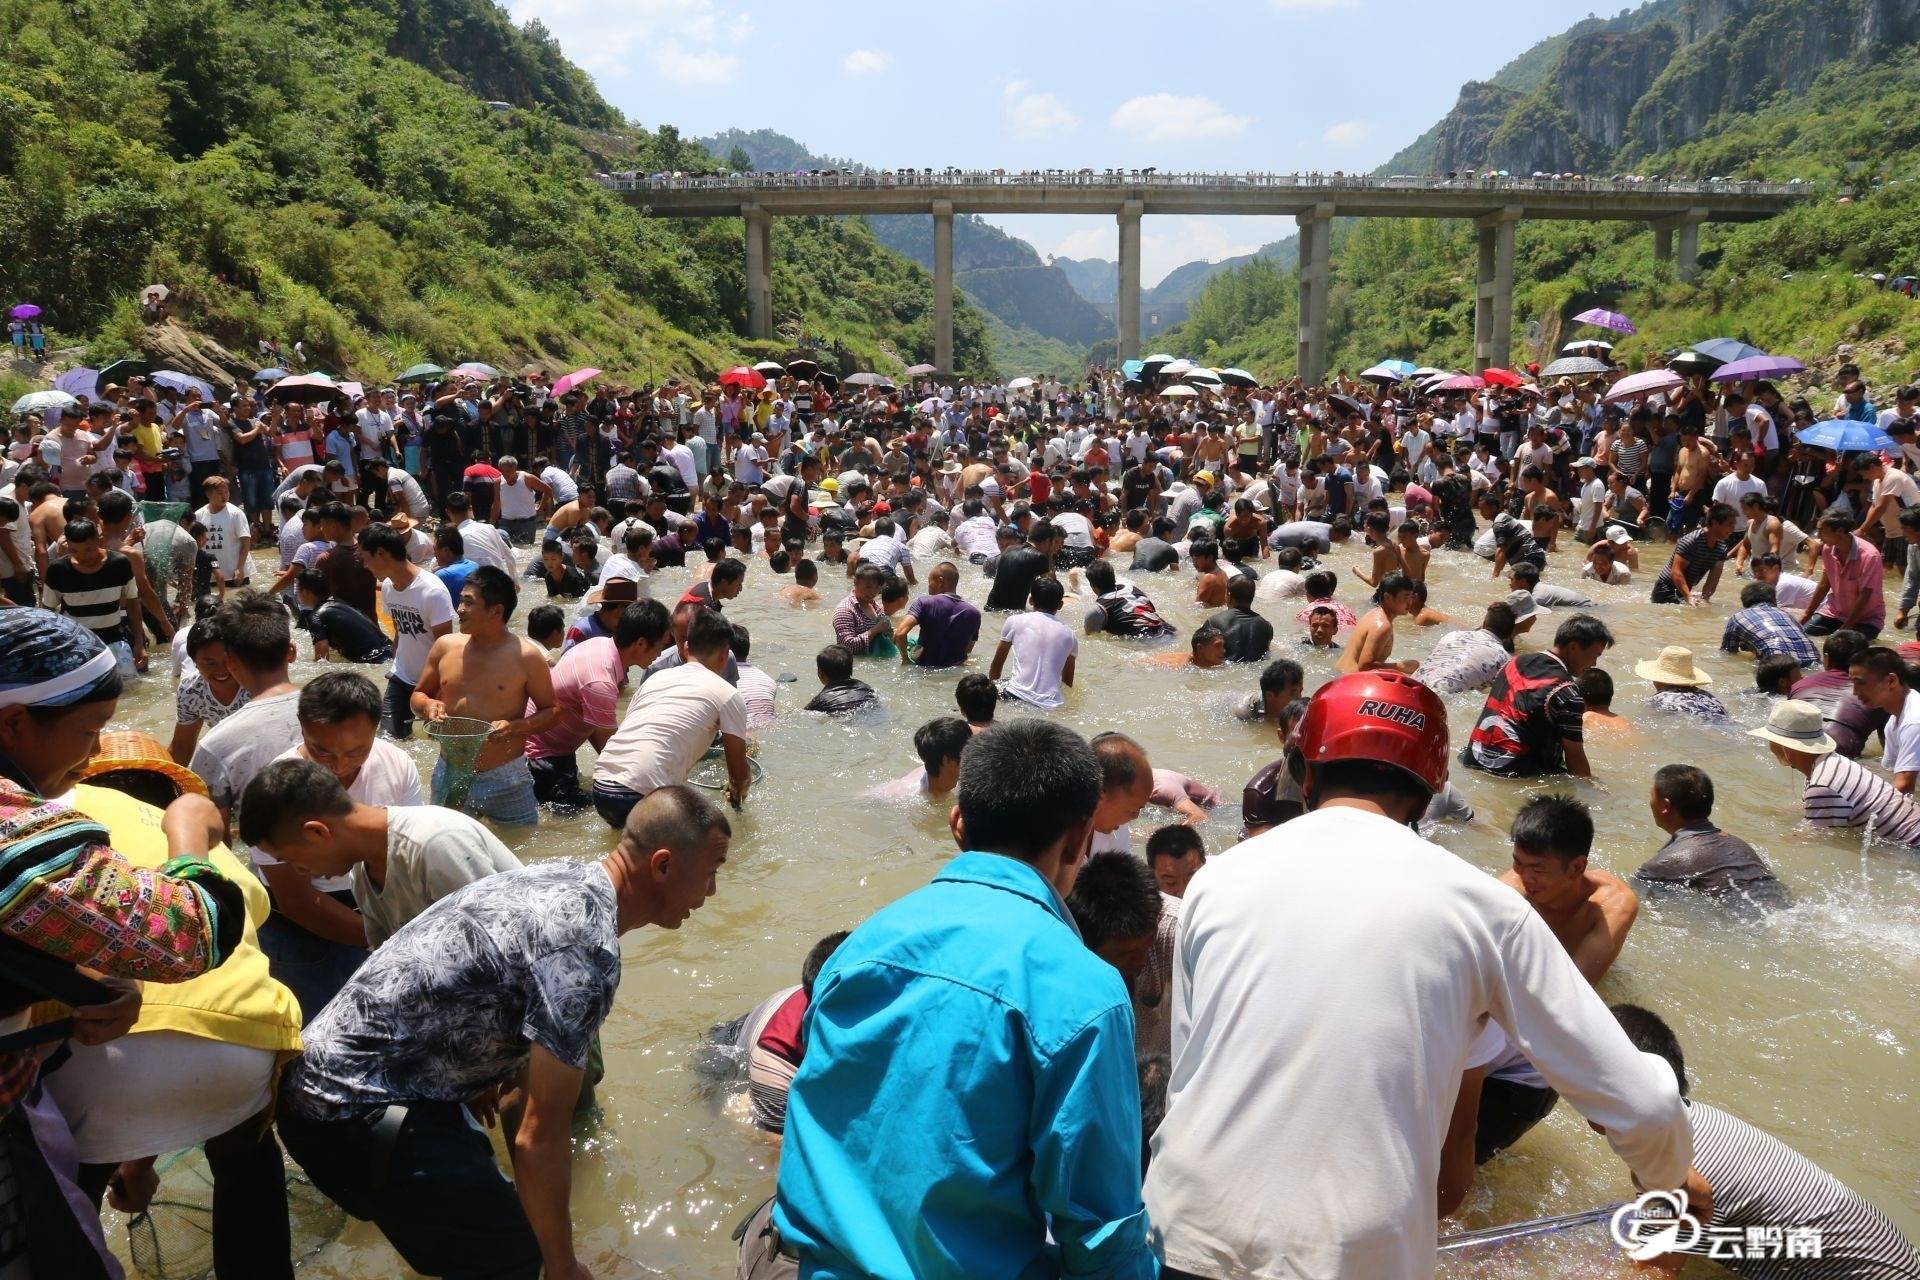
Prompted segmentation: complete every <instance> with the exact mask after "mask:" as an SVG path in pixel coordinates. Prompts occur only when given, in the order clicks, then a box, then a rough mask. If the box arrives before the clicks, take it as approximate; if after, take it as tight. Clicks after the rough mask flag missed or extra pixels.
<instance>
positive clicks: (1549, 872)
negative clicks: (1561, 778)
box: [1500, 795, 1640, 983]
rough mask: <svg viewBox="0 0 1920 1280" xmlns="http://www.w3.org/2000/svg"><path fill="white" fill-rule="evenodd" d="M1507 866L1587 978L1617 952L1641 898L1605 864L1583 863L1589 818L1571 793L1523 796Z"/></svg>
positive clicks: (1596, 976) (1506, 876) (1509, 879)
mask: <svg viewBox="0 0 1920 1280" xmlns="http://www.w3.org/2000/svg"><path fill="white" fill-rule="evenodd" d="M1512 834H1513V866H1512V868H1511V869H1510V870H1507V871H1503V872H1501V873H1500V879H1501V881H1502V883H1504V884H1508V885H1511V886H1512V887H1513V888H1514V889H1515V890H1517V891H1518V892H1519V893H1520V894H1521V895H1522V896H1523V897H1525V898H1526V900H1527V901H1528V902H1530V903H1532V904H1533V909H1534V910H1535V911H1538V912H1539V913H1540V918H1541V919H1543V920H1545V921H1546V922H1547V924H1548V925H1549V926H1551V927H1552V929H1553V933H1554V936H1555V937H1557V938H1559V939H1560V942H1561V945H1563V946H1565V947H1566V949H1567V953H1568V954H1569V955H1571V956H1572V957H1573V962H1574V964H1575V965H1577V966H1578V967H1579V969H1580V972H1581V973H1582V974H1583V975H1585V977H1586V979H1587V981H1588V982H1594V983H1597V982H1599V981H1600V979H1601V978H1603V977H1605V976H1606V973H1607V970H1608V969H1610V968H1612V967H1613V962H1614V961H1615V960H1616V959H1618V958H1619V956H1620V949H1621V948H1622V947H1624V946H1625V945H1626V942H1627V931H1628V930H1629V929H1631V928H1633V920H1634V917H1635V916H1637V915H1638V914H1640V900H1639V898H1637V897H1636V896H1635V895H1634V892H1633V890H1632V889H1631V888H1629V887H1628V885H1627V882H1626V881H1625V880H1622V879H1621V878H1620V877H1619V876H1617V875H1615V874H1614V873H1613V872H1611V871H1600V870H1597V869H1594V868H1590V867H1588V866H1587V855H1588V854H1589V853H1590V852H1591V851H1592V849H1593V817H1592V815H1590V814H1589V813H1588V812H1587V807H1586V806H1585V805H1584V804H1582V803H1580V802H1579V801H1578V800H1575V799H1573V798H1572V797H1570V796H1560V795H1542V796H1535V797H1534V798H1533V799H1531V800H1529V801H1527V803H1526V804H1525V805H1523V806H1522V807H1521V809H1520V812H1519V813H1517V814H1515V815H1514V819H1513V833H1512Z"/></svg>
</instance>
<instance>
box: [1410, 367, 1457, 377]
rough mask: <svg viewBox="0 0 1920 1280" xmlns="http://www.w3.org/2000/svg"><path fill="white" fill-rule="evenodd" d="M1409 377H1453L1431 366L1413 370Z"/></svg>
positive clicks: (1443, 370)
mask: <svg viewBox="0 0 1920 1280" xmlns="http://www.w3.org/2000/svg"><path fill="white" fill-rule="evenodd" d="M1410 376H1412V377H1415V378H1448V377H1452V376H1453V375H1451V374H1450V373H1448V372H1447V371H1446V370H1445V369H1436V368H1434V367H1433V366H1432V365H1424V366H1422V367H1421V368H1418V369H1415V370H1414V371H1413V373H1412V374H1411V375H1410Z"/></svg>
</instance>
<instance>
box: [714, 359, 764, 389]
mask: <svg viewBox="0 0 1920 1280" xmlns="http://www.w3.org/2000/svg"><path fill="white" fill-rule="evenodd" d="M720 385H721V386H723V387H745V388H746V389H747V390H749V391H758V390H759V389H760V388H762V387H764V386H766V385H767V377H766V375H765V374H763V373H761V372H760V371H759V370H758V369H749V368H747V366H745V365H743V364H737V365H735V366H733V368H731V369H729V370H727V371H726V372H725V373H723V374H721V375H720Z"/></svg>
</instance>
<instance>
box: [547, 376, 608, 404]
mask: <svg viewBox="0 0 1920 1280" xmlns="http://www.w3.org/2000/svg"><path fill="white" fill-rule="evenodd" d="M599 376H600V371H599V370H598V369H591V368H589V369H575V370H574V371H573V372H572V373H569V374H567V375H565V376H564V377H559V378H555V379H554V380H553V398H554V399H556V400H558V399H559V398H560V397H561V396H564V395H565V394H567V392H569V391H571V390H573V389H574V388H575V387H578V386H583V385H585V384H586V383H588V382H591V381H593V380H594V379H595V378H597V377H599Z"/></svg>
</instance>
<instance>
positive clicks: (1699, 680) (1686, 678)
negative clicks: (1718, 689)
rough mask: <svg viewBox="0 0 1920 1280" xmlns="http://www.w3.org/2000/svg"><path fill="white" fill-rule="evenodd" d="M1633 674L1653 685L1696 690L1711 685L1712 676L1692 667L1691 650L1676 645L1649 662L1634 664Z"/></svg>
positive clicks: (1665, 649)
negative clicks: (1672, 685)
mask: <svg viewBox="0 0 1920 1280" xmlns="http://www.w3.org/2000/svg"><path fill="white" fill-rule="evenodd" d="M1633 674H1635V675H1637V676H1639V677H1640V678H1641V679H1642V680H1651V681H1653V682H1654V683H1655V684H1684V685H1691V686H1693V687H1694V688H1696V689H1704V688H1706V687H1707V686H1708V685H1710V684H1712V683H1713V677H1712V676H1710V675H1708V674H1707V673H1706V672H1704V671H1702V670H1700V668H1698V667H1696V666H1694V665H1693V650H1691V649H1689V648H1687V647H1686V646H1685V645H1678V644H1670V645H1668V646H1667V647H1666V648H1664V649H1662V650H1661V651H1660V656H1659V657H1657V658H1655V659H1653V660H1652V661H1651V662H1637V663H1635V664H1634V667H1633Z"/></svg>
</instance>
